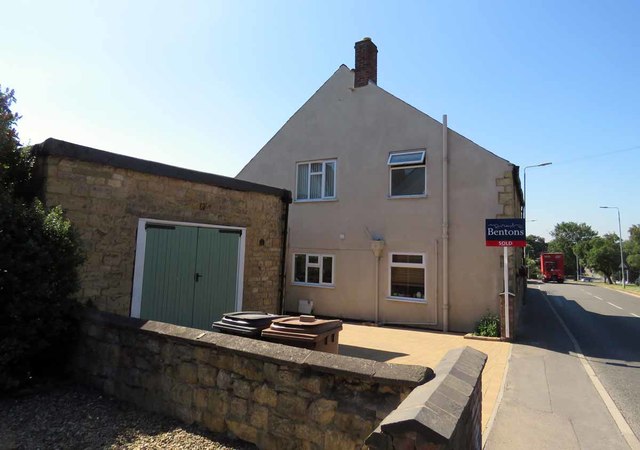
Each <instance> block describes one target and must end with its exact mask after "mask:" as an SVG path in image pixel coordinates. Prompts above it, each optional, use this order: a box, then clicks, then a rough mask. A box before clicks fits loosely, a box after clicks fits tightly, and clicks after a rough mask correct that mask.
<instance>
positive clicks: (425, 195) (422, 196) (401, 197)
mask: <svg viewBox="0 0 640 450" xmlns="http://www.w3.org/2000/svg"><path fill="white" fill-rule="evenodd" d="M407 198H427V194H418V195H388V196H387V200H401V199H407Z"/></svg>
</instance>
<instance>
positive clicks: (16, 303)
mask: <svg viewBox="0 0 640 450" xmlns="http://www.w3.org/2000/svg"><path fill="white" fill-rule="evenodd" d="M0 211H2V213H1V214H0V390H6V389H10V388H14V387H18V386H20V385H23V384H25V383H28V382H29V380H30V379H32V378H40V377H45V376H51V375H55V374H56V373H58V372H59V371H60V368H61V367H63V366H64V360H65V355H66V353H68V346H69V345H70V344H71V342H72V340H73V337H74V330H75V329H76V326H75V324H74V320H73V317H74V309H75V308H76V307H77V303H76V302H75V301H74V300H72V299H71V298H70V296H71V295H72V294H73V293H74V292H75V291H76V290H77V288H78V277H77V272H76V267H77V265H78V264H80V262H81V261H82V257H81V254H80V251H79V246H78V244H77V239H76V237H75V235H74V232H73V230H72V228H71V224H70V223H69V221H68V220H66V219H64V217H63V216H62V210H61V209H60V208H59V207H56V208H53V209H52V210H50V211H46V210H45V209H44V208H43V206H42V204H41V203H40V202H39V201H38V200H35V201H34V202H33V203H31V204H23V203H20V202H16V201H13V199H11V198H10V196H8V195H6V194H4V193H3V194H2V195H0Z"/></svg>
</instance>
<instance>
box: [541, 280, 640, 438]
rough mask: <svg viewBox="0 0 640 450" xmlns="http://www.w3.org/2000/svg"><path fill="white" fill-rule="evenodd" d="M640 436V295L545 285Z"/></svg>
mask: <svg viewBox="0 0 640 450" xmlns="http://www.w3.org/2000/svg"><path fill="white" fill-rule="evenodd" d="M538 287H539V289H540V290H542V291H544V292H546V293H547V296H548V298H549V300H550V301H551V304H552V305H553V307H554V309H555V310H556V311H557V312H558V314H559V315H560V316H561V317H562V319H563V320H564V321H565V323H566V324H567V327H568V328H569V329H570V330H571V333H573V335H574V336H575V338H576V340H577V341H578V343H579V344H580V346H581V347H582V352H583V353H584V356H585V357H586V358H587V359H588V360H589V363H590V364H591V367H592V368H593V370H594V371H595V373H596V375H597V377H598V379H599V380H600V382H601V383H602V384H603V385H604V387H605V389H606V390H607V392H608V393H609V395H610V396H611V398H612V399H613V401H614V402H615V404H616V406H617V407H618V409H619V410H620V412H621V413H622V415H623V416H624V418H625V419H626V421H627V423H628V424H629V426H630V427H631V429H632V430H633V432H634V433H635V435H636V436H637V437H639V438H640V297H635V296H631V295H629V294H624V293H621V292H618V291H614V290H611V289H606V288H602V287H598V286H595V285H589V284H578V283H565V284H555V283H548V284H540V285H538Z"/></svg>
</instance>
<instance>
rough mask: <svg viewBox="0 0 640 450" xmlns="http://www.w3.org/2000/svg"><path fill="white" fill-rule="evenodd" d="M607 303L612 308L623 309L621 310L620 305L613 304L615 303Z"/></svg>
mask: <svg viewBox="0 0 640 450" xmlns="http://www.w3.org/2000/svg"><path fill="white" fill-rule="evenodd" d="M607 303H608V304H610V305H611V306H613V307H614V308H618V309H622V308H620V307H619V306H618V305H614V304H613V303H611V302H607Z"/></svg>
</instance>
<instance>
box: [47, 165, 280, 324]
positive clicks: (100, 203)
mask: <svg viewBox="0 0 640 450" xmlns="http://www.w3.org/2000/svg"><path fill="white" fill-rule="evenodd" d="M38 166H39V167H38V169H39V172H40V173H41V174H42V179H43V185H42V191H43V192H42V194H43V197H44V201H45V203H46V204H47V205H48V206H54V205H62V208H63V209H64V211H65V213H66V215H67V217H69V218H70V219H71V221H72V222H73V224H74V226H75V228H76V229H77V230H78V232H79V235H80V238H81V241H82V244H83V247H84V251H85V253H86V261H85V263H84V264H83V265H82V267H81V269H80V280H81V290H80V292H79V293H78V297H79V298H80V300H81V301H83V302H88V301H91V302H92V303H93V304H95V305H96V307H97V308H98V309H100V310H103V311H107V312H113V313H116V314H121V315H126V316H128V315H129V313H130V304H131V293H132V284H133V268H134V261H135V249H136V230H137V226H138V219H140V218H151V219H161V220H171V221H178V222H192V223H201V224H212V225H227V226H238V227H246V228H247V236H246V247H245V265H244V293H243V309H245V310H247V309H254V310H255V309H258V310H265V311H268V312H276V311H277V310H278V305H279V301H278V295H279V283H280V261H281V251H282V250H281V249H282V247H281V245H282V214H283V208H284V204H283V202H282V200H281V199H280V198H279V197H277V196H274V195H267V194H262V193H258V192H241V191H235V190H230V189H224V188H220V187H217V186H212V185H207V184H199V183H192V182H189V181H184V180H180V179H174V178H168V177H162V176H157V175H150V174H146V173H141V172H136V171H133V170H127V169H120V168H114V167H110V166H106V165H101V164H96V163H89V162H84V161H79V160H74V159H70V158H64V157H59V156H48V157H40V158H39V160H38ZM261 239H263V240H264V245H260V240H261Z"/></svg>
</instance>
